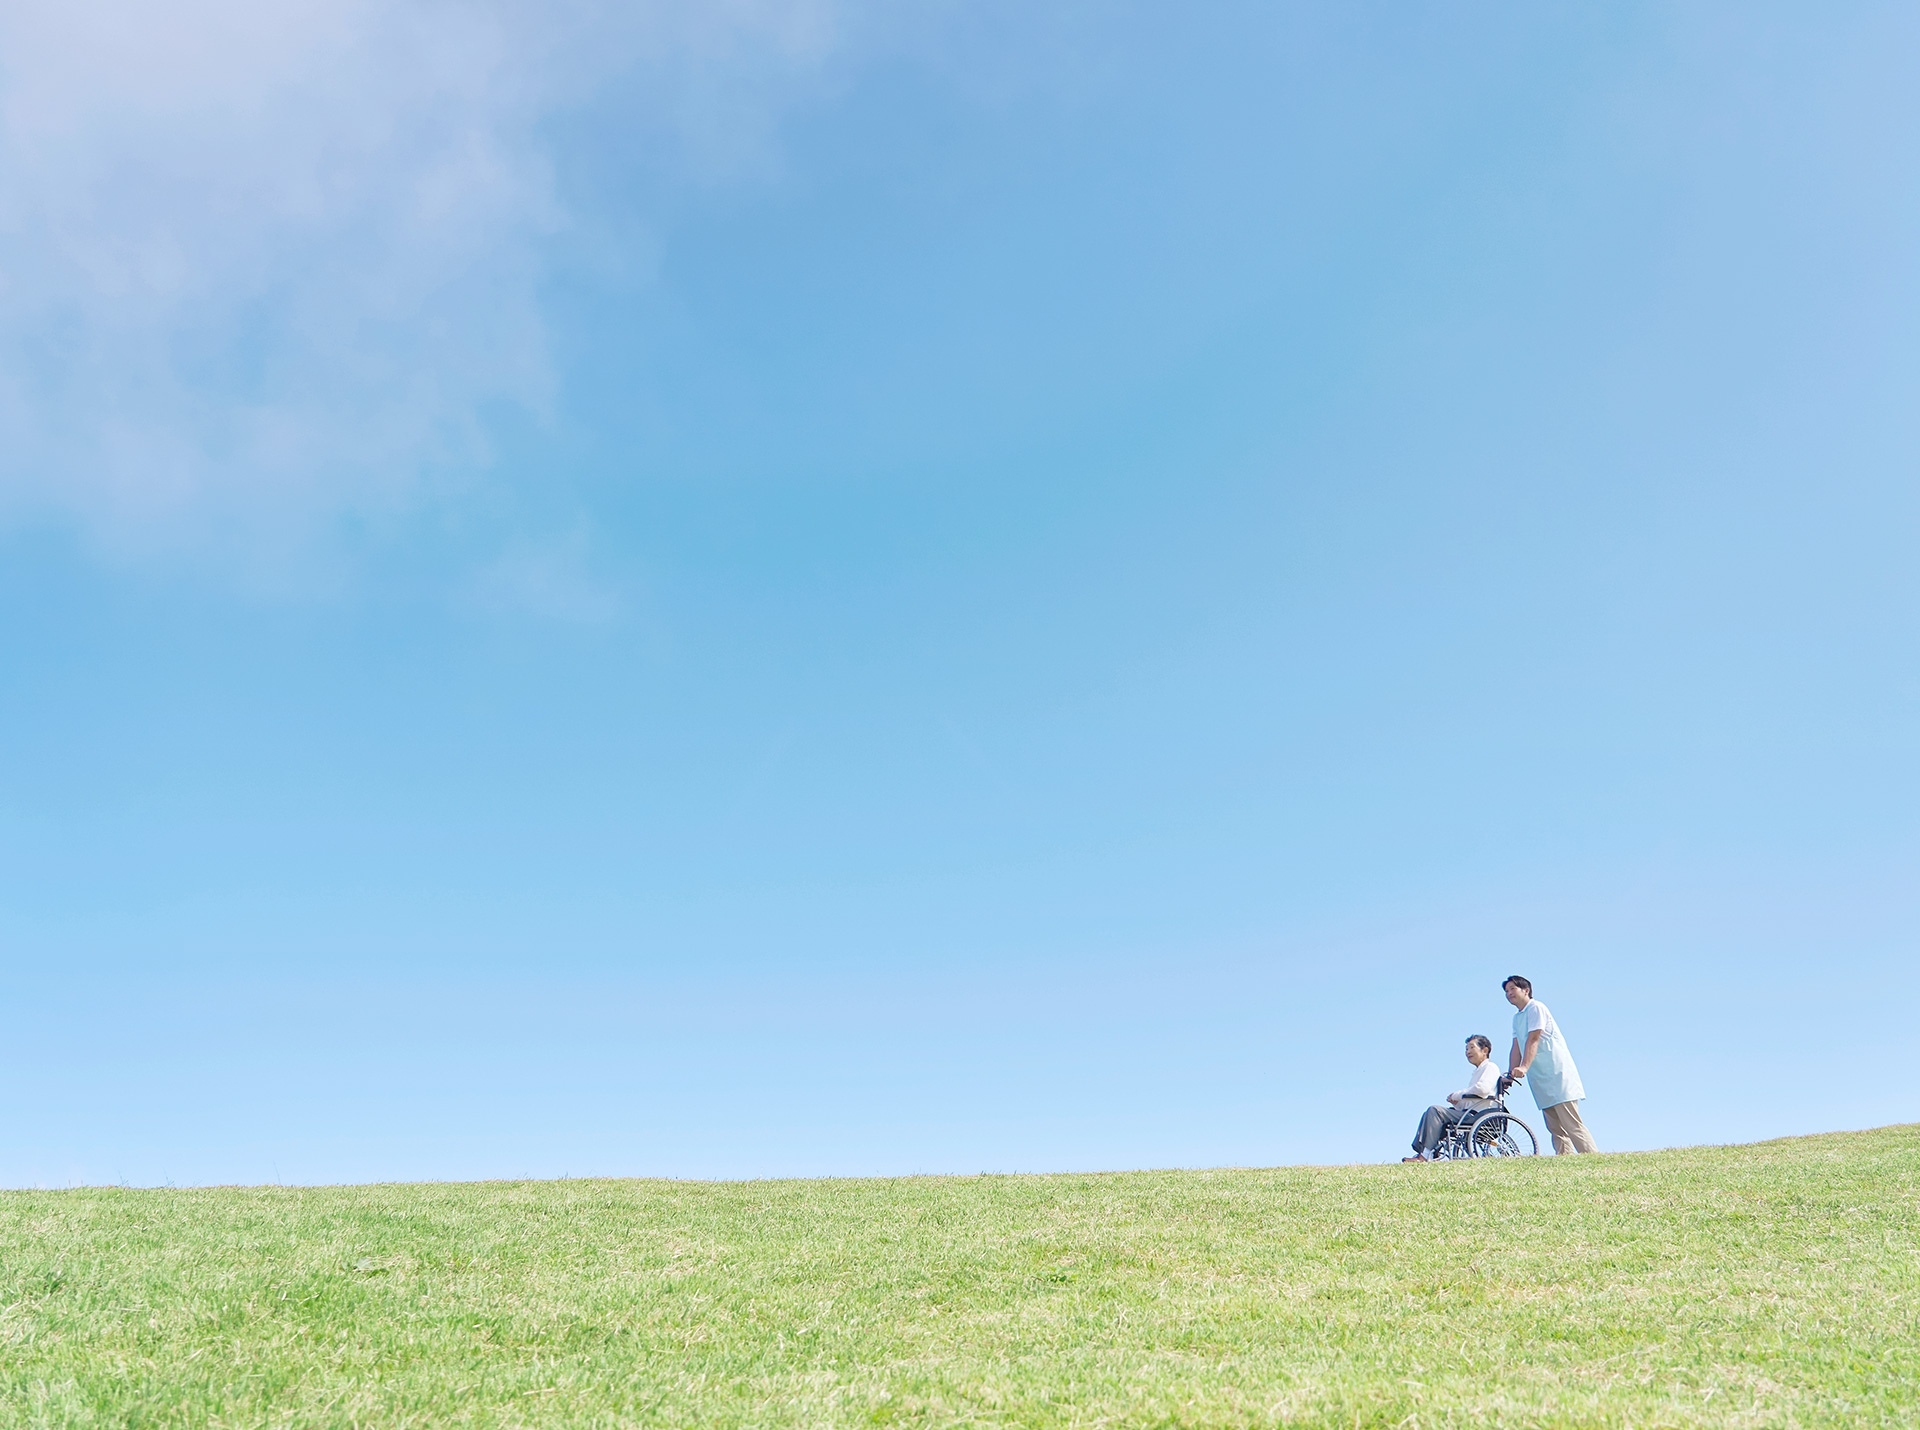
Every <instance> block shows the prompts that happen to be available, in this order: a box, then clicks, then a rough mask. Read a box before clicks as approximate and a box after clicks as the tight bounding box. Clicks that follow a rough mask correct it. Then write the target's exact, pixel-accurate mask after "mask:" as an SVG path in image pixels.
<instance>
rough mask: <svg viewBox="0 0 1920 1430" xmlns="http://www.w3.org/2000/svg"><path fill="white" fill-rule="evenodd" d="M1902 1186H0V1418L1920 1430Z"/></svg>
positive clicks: (1419, 1178) (1170, 1181)
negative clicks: (1845, 1429)
mask: <svg viewBox="0 0 1920 1430" xmlns="http://www.w3.org/2000/svg"><path fill="white" fill-rule="evenodd" d="M1916 1172H1920V1127H1894V1128H1886V1129H1883V1130H1880V1131H1877V1132H1866V1133H1847V1134H1835V1135H1830V1136H1823V1137H1807V1138H1798V1139H1794V1140H1791V1141H1783V1142H1772V1143H1764V1144H1761V1145H1758V1146H1752V1147H1721V1148H1702V1149H1693V1150H1687V1151H1678V1152H1658V1153H1647V1154H1639V1155H1625V1156H1611V1157H1593V1158H1568V1159H1560V1160H1555V1159H1552V1158H1539V1159H1534V1160H1530V1161H1525V1162H1517V1161H1516V1162H1505V1163H1487V1164H1477V1165H1458V1166H1434V1167H1411V1168H1405V1167H1399V1166H1386V1167H1338V1168H1329V1167H1287V1168H1278V1169H1273V1170H1266V1171H1216V1172H1123V1173H1111V1174H1103V1175H1098V1176H1081V1175H1059V1176H979V1177H914V1178H900V1179H891V1180H846V1181H784V1182H737V1183H693V1182H662V1181H570V1182H540V1183H503V1182H493V1183H478V1184H436V1185H421V1186H373V1187H326V1188H304V1189H302V1188H275V1187H258V1188H219V1189H212V1190H199V1191H133V1190H114V1189H85V1190H73V1191H56V1192H6V1193H0V1423H3V1424H5V1425H22V1426H29V1425H48V1426H54V1425H58V1426H160V1425H167V1426H236V1427H238V1426H253V1427H270V1426H309V1425H312V1426H342V1427H345V1426H355V1427H375V1426H378V1427H402V1426H423V1427H424V1426H501V1427H507V1426H515V1427H519V1426H563V1425H564V1426H627V1425H662V1426H769V1427H772V1426H872V1425H882V1426H887V1425H891V1426H949V1425H952V1426H958V1425H978V1426H987V1425H995V1426H1095V1425H1103V1426H1240V1425H1281V1424H1285V1425H1323V1426H1395V1427H1418V1430H1432V1427H1438V1426H1502V1425H1505V1426H1559V1425H1565V1426H1576V1425H1577V1426H1601V1425H1604V1426H1618V1427H1626V1426H1633V1427H1655V1426H1775V1425H1777V1426H1814V1425H1846V1426H1880V1425H1884V1426H1913V1425H1916V1424H1920V1388H1917V1387H1920V1294H1917V1293H1920V1240H1917V1239H1916V1224H1917V1223H1916V1213H1920V1203H1917V1202H1916V1184H1915V1176H1916Z"/></svg>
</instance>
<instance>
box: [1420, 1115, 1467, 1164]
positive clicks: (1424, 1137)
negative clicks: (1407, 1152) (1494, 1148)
mask: <svg viewBox="0 0 1920 1430" xmlns="http://www.w3.org/2000/svg"><path fill="white" fill-rule="evenodd" d="M1466 1115H1467V1109H1466V1108H1464V1107H1449V1106H1448V1105H1447V1104H1446V1103H1444V1102H1436V1103H1435V1104H1434V1105H1433V1106H1432V1107H1429V1108H1428V1109H1427V1110H1426V1111H1425V1112H1423V1113H1421V1114H1420V1130H1419V1131H1418V1132H1416V1133H1414V1134H1413V1150H1414V1151H1416V1152H1418V1153H1419V1154H1420V1155H1421V1156H1422V1157H1430V1156H1432V1155H1433V1149H1434V1148H1436V1147H1438V1146H1439V1145H1440V1134H1441V1133H1443V1132H1445V1131H1446V1130H1447V1129H1448V1128H1449V1127H1451V1126H1453V1125H1454V1124H1455V1123H1456V1122H1458V1121H1459V1120H1460V1119H1461V1118H1463V1117H1465V1116H1466Z"/></svg>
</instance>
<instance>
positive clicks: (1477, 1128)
mask: <svg viewBox="0 0 1920 1430" xmlns="http://www.w3.org/2000/svg"><path fill="white" fill-rule="evenodd" d="M1500 991H1501V992H1502V993H1504V994H1505V995H1506V999H1507V1001H1508V1002H1509V1003H1511V1004H1512V1005H1513V1007H1514V1015H1513V1049H1512V1051H1511V1052H1510V1053H1509V1054H1508V1056H1507V1073H1506V1076H1505V1077H1502V1076H1500V1074H1499V1069H1498V1068H1496V1067H1495V1066H1494V1062H1493V1042H1492V1040H1491V1039H1489V1038H1488V1037H1486V1035H1485V1034H1482V1033H1475V1034H1474V1035H1473V1036H1472V1037H1471V1038H1468V1039H1467V1061H1468V1062H1469V1063H1471V1064H1472V1065H1473V1078H1472V1080H1471V1081H1470V1082H1468V1084H1467V1085H1466V1086H1465V1087H1463V1088H1461V1089H1460V1091H1458V1092H1450V1093H1448V1094H1447V1100H1446V1102H1445V1103H1444V1104H1442V1103H1438V1102H1436V1103H1435V1104H1434V1105H1433V1106H1432V1107H1429V1108H1428V1109H1427V1110H1426V1111H1425V1112H1424V1113H1422V1114H1421V1115H1420V1127H1419V1130H1418V1131H1417V1132H1415V1133H1414V1135H1413V1155H1412V1156H1411V1157H1402V1158H1401V1159H1400V1160H1401V1161H1403V1162H1432V1161H1438V1160H1443V1159H1444V1160H1449V1161H1450V1160H1452V1159H1453V1158H1455V1157H1459V1156H1469V1157H1485V1156H1529V1155H1531V1154H1532V1153H1533V1151H1534V1145H1535V1144H1534V1137H1533V1131H1532V1129H1531V1128H1529V1127H1527V1125H1526V1124H1525V1123H1524V1122H1522V1121H1520V1119H1519V1118H1517V1117H1515V1116H1514V1115H1513V1114H1512V1113H1510V1112H1508V1111H1507V1106H1506V1102H1505V1101H1504V1096H1505V1093H1506V1091H1507V1089H1508V1088H1509V1087H1511V1086H1513V1085H1514V1084H1515V1083H1518V1082H1525V1083H1526V1084H1527V1085H1528V1086H1529V1087H1530V1088H1532V1090H1533V1098H1534V1101H1535V1102H1536V1103H1537V1104H1538V1105H1539V1107H1540V1115H1541V1116H1542V1117H1544V1118H1546V1120H1547V1130H1548V1131H1549V1132H1550V1133H1552V1134H1553V1150H1554V1151H1555V1152H1556V1153H1559V1154H1562V1155H1564V1154H1566V1153H1569V1152H1593V1151H1597V1150H1598V1149H1597V1148H1596V1147H1595V1146H1594V1145H1593V1134H1592V1133H1591V1132H1589V1131H1587V1128H1586V1123H1585V1122H1584V1121H1582V1119H1581V1117H1580V1100H1581V1098H1583V1097H1585V1096H1586V1090H1585V1089H1584V1088H1583V1087H1582V1086H1581V1085H1580V1070H1579V1069H1578V1068H1576V1067H1575V1066H1574V1065H1573V1054H1572V1053H1571V1052H1570V1051H1568V1048H1567V1040H1566V1038H1565V1037H1564V1036H1563V1035H1562V1034H1561V1032H1560V1027H1559V1024H1557V1023H1555V1022H1554V1021H1553V1014H1552V1013H1550V1012H1548V1011H1547V1005H1546V1004H1544V1003H1542V1002H1541V1001H1540V1000H1539V999H1537V998H1535V997H1534V996H1533V985H1532V984H1531V983H1529V982H1528V981H1527V980H1526V979H1524V978H1522V977H1521V976H1520V975H1519V974H1517V973H1516V974H1514V975H1512V976H1511V977H1509V978H1507V979H1506V980H1505V981H1504V982H1503V983H1501V985H1500Z"/></svg>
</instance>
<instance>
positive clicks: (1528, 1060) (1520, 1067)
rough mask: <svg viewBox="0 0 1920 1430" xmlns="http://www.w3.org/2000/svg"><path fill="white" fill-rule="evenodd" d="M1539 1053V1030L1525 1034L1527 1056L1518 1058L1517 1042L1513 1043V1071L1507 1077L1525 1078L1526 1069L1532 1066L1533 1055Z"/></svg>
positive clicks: (1518, 1048) (1518, 1045)
mask: <svg viewBox="0 0 1920 1430" xmlns="http://www.w3.org/2000/svg"><path fill="white" fill-rule="evenodd" d="M1539 1051H1540V1029H1538V1028H1535V1029H1534V1030H1533V1031H1532V1032H1531V1033H1528V1034H1527V1055H1526V1056H1525V1057H1521V1056H1520V1044H1519V1042H1518V1041H1517V1040H1516V1041H1515V1042H1514V1045H1513V1053H1514V1067H1513V1071H1512V1072H1509V1073H1508V1074H1507V1076H1508V1077H1513V1078H1523V1077H1525V1076H1526V1075H1527V1069H1528V1068H1529V1067H1531V1066H1532V1065H1533V1057H1534V1054H1535V1053H1537V1052H1539Z"/></svg>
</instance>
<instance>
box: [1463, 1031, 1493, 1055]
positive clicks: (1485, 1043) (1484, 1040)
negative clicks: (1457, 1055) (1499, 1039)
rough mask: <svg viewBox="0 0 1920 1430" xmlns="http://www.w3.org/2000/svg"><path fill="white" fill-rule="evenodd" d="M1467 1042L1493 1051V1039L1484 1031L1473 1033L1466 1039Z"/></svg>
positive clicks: (1489, 1051)
mask: <svg viewBox="0 0 1920 1430" xmlns="http://www.w3.org/2000/svg"><path fill="white" fill-rule="evenodd" d="M1467 1042H1468V1043H1470V1044H1471V1045H1472V1046H1474V1047H1476V1048H1480V1049H1483V1050H1484V1051H1486V1052H1488V1053H1491V1052H1492V1051H1493V1039H1492V1038H1489V1037H1488V1036H1487V1035H1486V1034H1485V1033H1475V1034H1474V1035H1473V1036H1472V1037H1471V1038H1468V1039H1467Z"/></svg>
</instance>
